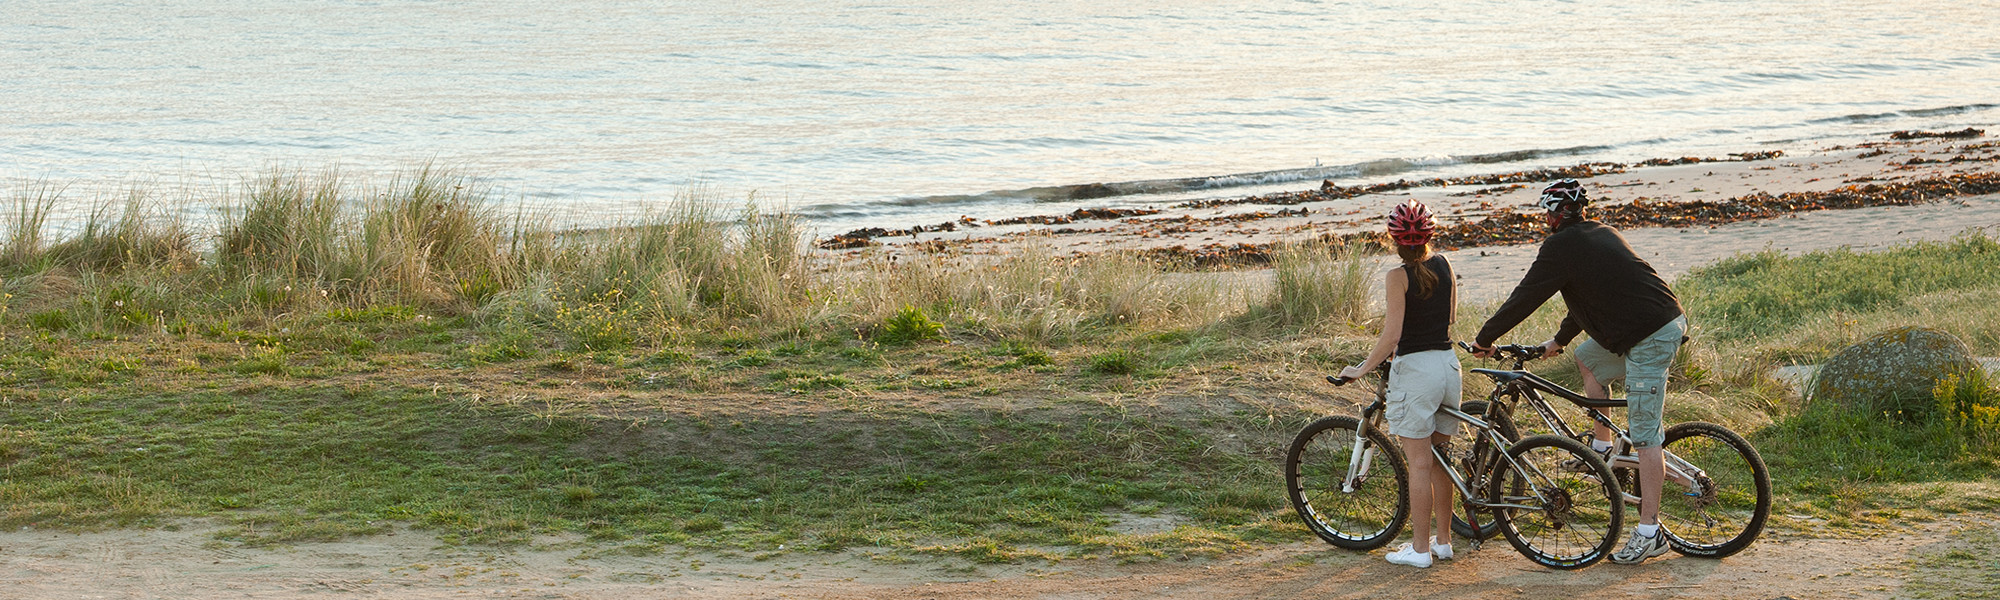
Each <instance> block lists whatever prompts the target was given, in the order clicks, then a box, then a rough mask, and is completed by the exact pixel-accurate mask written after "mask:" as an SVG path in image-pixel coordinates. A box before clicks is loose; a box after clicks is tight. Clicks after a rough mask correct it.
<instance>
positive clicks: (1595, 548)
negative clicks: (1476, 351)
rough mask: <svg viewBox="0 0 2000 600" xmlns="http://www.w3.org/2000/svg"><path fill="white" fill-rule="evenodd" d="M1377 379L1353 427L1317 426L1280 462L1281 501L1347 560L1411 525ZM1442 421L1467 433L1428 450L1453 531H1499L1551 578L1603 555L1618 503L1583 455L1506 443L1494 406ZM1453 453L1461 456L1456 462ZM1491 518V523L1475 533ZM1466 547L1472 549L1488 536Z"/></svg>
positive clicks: (1400, 462)
mask: <svg viewBox="0 0 2000 600" xmlns="http://www.w3.org/2000/svg"><path fill="white" fill-rule="evenodd" d="M1378 371H1379V372H1378V377H1377V378H1378V380H1379V383H1378V385H1377V387H1376V390H1375V402H1374V403H1373V404H1370V405H1368V406H1367V407H1364V408H1362V409H1361V417H1360V418H1355V417H1350V416H1345V415H1337V416H1330V417H1325V418H1321V419H1319V420H1317V421H1314V422H1313V423H1312V424H1310V425H1307V426H1306V427H1305V429H1304V430H1301V431H1300V432H1299V434H1298V436H1297V437H1296V438H1294V439H1293V440H1292V445H1291V448H1290V449H1289V450H1288V451H1287V452H1286V454H1285V488H1286V493H1287V494H1288V495H1289V496H1290V497H1291V501H1292V507H1293V508H1294V509H1296V510H1298V513H1299V517H1300V518H1303V519H1305V523H1306V527H1307V528H1309V529H1311V530H1312V532H1313V533H1314V534H1315V535H1318V536H1319V537H1320V539H1322V540H1325V541H1327V542H1328V543H1331V544H1333V545H1335V546H1339V547H1342V548H1348V549H1353V550H1370V549H1374V548H1378V547H1381V546H1382V545H1384V544H1387V543H1389V541H1390V540H1391V539H1392V538H1394V537H1395V536H1396V534H1397V533H1399V532H1401V531H1402V529H1403V524H1404V523H1405V522H1406V521H1408V520H1409V518H1410V499H1409V477H1410V475H1409V466H1408V465H1407V464H1406V463H1405V461H1404V458H1403V454H1402V451H1401V450H1400V445H1398V444H1397V443H1396V442H1394V441H1392V440H1391V438H1390V435H1389V434H1388V429H1387V427H1386V426H1385V425H1384V424H1383V412H1384V409H1385V408H1386V407H1387V406H1388V400H1387V398H1388V397H1387V394H1388V382H1387V379H1388V378H1387V372H1386V369H1382V370H1378ZM1327 381H1329V382H1332V383H1333V384H1334V385H1345V384H1346V383H1348V382H1350V381H1352V380H1345V379H1339V378H1335V377H1328V378H1327ZM1502 401H1504V399H1502ZM1439 410H1440V411H1441V412H1442V413H1443V414H1447V415H1450V416H1451V417H1452V418H1454V419H1456V420H1458V421H1459V422H1461V423H1463V424H1465V425H1466V426H1467V427H1460V428H1459V429H1461V432H1460V433H1459V434H1458V435H1455V436H1454V437H1453V440H1452V441H1451V442H1450V443H1448V444H1444V445H1442V446H1433V447H1432V448H1431V453H1432V455H1433V456H1434V457H1436V459H1437V464H1438V466H1439V468H1442V469H1444V472H1445V474H1446V476H1448V477H1449V478H1450V479H1451V482H1452V486H1453V487H1455V488H1457V490H1458V496H1459V498H1462V499H1463V503H1462V504H1463V522H1460V520H1459V518H1460V517H1459V515H1454V516H1453V530H1454V531H1461V532H1479V531H1484V532H1493V531H1498V532H1500V533H1501V534H1504V535H1505V536H1506V538H1507V542H1508V543H1509V544H1511V545H1513V546H1514V549H1515V550H1516V551H1519V552H1520V553H1521V555H1522V556H1525V557H1527V558H1528V560H1532V561H1534V562H1535V563H1537V564H1541V565H1544V566H1548V567H1552V568H1557V569H1580V568H1583V567H1587V566H1590V565H1591V564H1593V563H1596V562H1597V561H1599V560H1602V559H1603V558H1604V557H1606V556H1609V555H1610V552H1611V550H1612V545H1613V544H1615V543H1617V541H1618V533H1619V531H1620V529H1621V523H1622V522H1623V519H1624V514H1625V510H1624V506H1623V504H1622V502H1623V498H1624V496H1623V494H1621V493H1620V491H1619V490H1618V484H1617V481H1616V479H1615V478H1614V477H1613V475H1612V473H1611V467H1610V466H1609V465H1606V464H1605V463H1604V459H1603V458H1601V457H1599V456H1598V455H1597V454H1596V453H1594V452H1591V451H1590V447H1589V446H1585V445H1584V444H1583V443H1582V442H1578V441H1576V440H1574V439H1571V438H1567V437H1562V436H1555V435H1539V436H1533V437H1529V438H1527V439H1523V440H1519V441H1515V440H1512V439H1508V438H1509V436H1510V435H1513V434H1512V432H1513V429H1512V423H1511V422H1510V421H1508V420H1507V419H1506V415H1507V412H1506V410H1505V408H1504V407H1500V406H1498V405H1496V404H1493V403H1490V402H1467V403H1465V404H1464V405H1461V406H1460V407H1459V408H1458V409H1452V408H1450V407H1443V408H1440V409H1439ZM1475 413H1476V414H1475ZM1460 444H1466V446H1465V450H1464V452H1463V453H1457V452H1454V451H1453V449H1454V448H1458V447H1459V446H1460ZM1572 465H1581V468H1573V467H1572ZM1488 516H1490V518H1491V519H1492V523H1490V524H1482V523H1481V522H1480V519H1482V518H1487V517H1488ZM1466 537H1467V540H1468V542H1469V543H1470V544H1471V546H1472V548H1474V549H1477V548H1478V547H1479V545H1480V542H1481V541H1483V540H1484V539H1486V538H1487V537H1490V536H1484V537H1482V536H1471V535H1468V536H1466Z"/></svg>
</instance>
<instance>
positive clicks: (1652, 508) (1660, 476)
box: [1639, 446, 1667, 525]
mask: <svg viewBox="0 0 2000 600" xmlns="http://www.w3.org/2000/svg"><path fill="white" fill-rule="evenodd" d="M1666 472H1667V465H1666V455H1665V454H1661V453H1660V447H1659V446H1654V447H1651V448H1640V449H1639V491H1640V492H1641V493H1640V494H1639V524H1640V525H1658V524H1659V523H1660V520H1659V517H1660V484H1661V483H1662V480H1664V479H1666Z"/></svg>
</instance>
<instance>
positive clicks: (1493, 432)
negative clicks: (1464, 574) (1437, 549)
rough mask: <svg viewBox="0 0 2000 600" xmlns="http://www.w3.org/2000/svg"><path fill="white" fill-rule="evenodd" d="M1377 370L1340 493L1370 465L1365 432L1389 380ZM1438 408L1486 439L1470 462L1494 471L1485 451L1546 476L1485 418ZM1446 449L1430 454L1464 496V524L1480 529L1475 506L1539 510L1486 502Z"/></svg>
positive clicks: (1377, 419)
mask: <svg viewBox="0 0 2000 600" xmlns="http://www.w3.org/2000/svg"><path fill="white" fill-rule="evenodd" d="M1378 371H1381V373H1379V374H1380V375H1382V376H1383V377H1384V378H1385V379H1384V381H1383V382H1382V384H1381V385H1379V386H1377V387H1376V391H1375V402H1374V403H1372V404H1369V405H1368V406H1367V407H1364V408H1362V409H1361V419H1360V422H1361V424H1360V426H1359V427H1356V428H1355V430H1354V432H1355V437H1356V439H1355V440H1354V445H1353V450H1351V451H1349V455H1348V459H1347V473H1346V474H1344V475H1343V476H1342V477H1341V482H1340V486H1341V491H1342V492H1343V493H1353V492H1354V490H1355V488H1356V486H1355V481H1356V478H1357V477H1359V474H1360V473H1366V472H1367V471H1368V468H1369V467H1370V466H1371V465H1372V463H1373V461H1374V452H1375V451H1374V448H1373V447H1371V446H1370V444H1369V443H1368V434H1369V433H1370V432H1373V431H1375V430H1377V429H1378V428H1379V427H1380V423H1381V420H1382V419H1381V417H1382V413H1383V411H1384V410H1386V409H1387V407H1388V383H1387V380H1386V377H1387V376H1388V373H1387V370H1386V367H1385V368H1383V369H1378ZM1327 380H1328V381H1332V382H1334V384H1335V385H1341V384H1343V383H1344V382H1342V381H1340V380H1337V379H1335V378H1333V377H1328V378H1327ZM1438 410H1439V411H1440V412H1443V413H1444V414H1446V415H1450V416H1451V418H1453V419H1457V420H1458V421H1459V422H1461V423H1464V424H1465V425H1467V426H1470V427H1472V428H1473V430H1475V431H1478V432H1479V436H1480V438H1481V439H1482V441H1485V442H1487V444H1485V446H1484V448H1483V449H1482V450H1483V452H1481V454H1482V455H1481V456H1475V457H1473V462H1472V464H1474V465H1493V466H1492V467H1489V468H1488V469H1487V470H1488V472H1493V471H1497V470H1498V464H1497V463H1495V462H1493V460H1492V458H1491V456H1487V455H1486V454H1487V453H1492V454H1498V455H1499V456H1500V457H1501V458H1505V459H1506V464H1507V466H1508V467H1509V468H1511V469H1513V470H1515V471H1517V472H1521V473H1528V472H1533V473H1535V474H1536V475H1539V476H1542V477H1547V474H1546V473H1542V472H1541V471H1540V469H1537V468H1534V466H1533V465H1524V464H1521V463H1520V461H1517V460H1515V459H1514V457H1513V456H1511V455H1509V454H1507V452H1506V447H1507V446H1508V445H1510V444H1512V443H1513V442H1512V441H1510V440H1508V439H1506V438H1505V437H1504V436H1501V435H1500V431H1499V430H1498V429H1497V428H1495V427H1494V426H1493V424H1491V423H1488V422H1487V421H1486V420H1485V419H1482V418H1480V417H1476V416H1473V415H1471V414H1468V413H1465V412H1463V411H1460V410H1458V409H1456V408H1452V407H1449V406H1441V407H1438ZM1487 410H1488V411H1489V412H1491V411H1492V410H1493V409H1491V408H1488V409H1487ZM1385 433H1387V432H1385ZM1389 437H1391V438H1392V439H1393V438H1396V437H1397V436H1396V435H1395V434H1393V433H1390V434H1389ZM1474 445H1475V447H1477V446H1479V444H1477V443H1476V442H1475V444H1474ZM1449 448H1450V446H1449V445H1448V444H1447V445H1445V446H1439V445H1436V444H1432V445H1431V456H1432V458H1433V459H1434V460H1436V464H1437V466H1438V467H1439V468H1441V469H1443V470H1444V473H1445V476H1446V477H1448V478H1450V479H1451V485H1452V487H1453V488H1456V489H1457V490H1458V494H1459V497H1460V498H1463V499H1464V505H1465V521H1466V523H1468V524H1470V525H1471V526H1472V528H1473V529H1474V530H1475V531H1476V530H1478V529H1479V528H1480V525H1479V516H1478V510H1477V509H1495V508H1513V509H1522V510H1540V509H1541V507H1537V506H1530V505H1525V504H1516V503H1510V502H1488V501H1487V500H1486V499H1484V498H1483V497H1481V496H1480V494H1477V493H1475V491H1474V490H1475V489H1476V488H1478V487H1479V482H1476V481H1473V480H1472V479H1471V478H1470V477H1468V474H1463V473H1460V472H1459V471H1458V469H1457V468H1455V467H1453V466H1452V462H1451V460H1449V458H1448V457H1446V456H1445V452H1446V451H1447V450H1448V449H1449ZM1398 450H1400V449H1398ZM1384 451H1385V452H1387V451H1389V450H1387V449H1384ZM1471 475H1478V473H1472V474H1471ZM1521 479H1522V481H1523V482H1524V483H1526V484H1527V485H1528V486H1529V487H1530V488H1531V489H1532V490H1533V493H1534V494H1536V495H1537V496H1540V495H1541V494H1543V493H1544V492H1543V490H1542V489H1541V487H1540V485H1539V484H1536V483H1535V480H1534V478H1528V477H1523V478H1521ZM1482 541H1483V540H1480V539H1478V537H1477V536H1474V537H1473V539H1471V540H1470V541H1469V543H1470V544H1471V545H1472V547H1473V548H1478V547H1479V546H1480V543H1481V542H1482Z"/></svg>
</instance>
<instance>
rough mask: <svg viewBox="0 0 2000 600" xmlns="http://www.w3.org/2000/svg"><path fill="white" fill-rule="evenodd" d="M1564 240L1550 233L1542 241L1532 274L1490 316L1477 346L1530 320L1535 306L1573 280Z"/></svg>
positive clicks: (1490, 343) (1490, 344)
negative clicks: (1562, 247) (1563, 244)
mask: <svg viewBox="0 0 2000 600" xmlns="http://www.w3.org/2000/svg"><path fill="white" fill-rule="evenodd" d="M1561 243H1562V240H1560V239H1559V238H1558V236H1556V235H1552V236H1549V239H1548V241H1546V242H1543V243H1542V250H1541V253H1540V254H1537V255H1536V256H1535V262H1534V264H1532V265H1529V266H1528V274H1527V275H1525V276H1522V277H1521V283H1520V284H1518V285H1515V286H1514V293H1512V294H1509V295H1508V296H1507V301H1506V302H1504V303H1502V304H1501V305H1500V308H1499V310H1495V311H1493V316H1492V317H1490V318H1487V319H1486V324H1485V325H1483V326H1481V327H1480V328H1479V334H1478V335H1477V336H1474V337H1473V344H1472V345H1473V347H1474V348H1479V349H1489V348H1492V347H1493V342H1494V341H1495V340H1498V339H1500V336H1503V335H1507V332H1509V331H1513V330H1514V326H1516V325H1520V324H1521V321H1524V320H1527V318H1528V316H1529V315H1532V314H1534V313H1535V309H1537V308H1541V306H1542V304H1543V303H1545V302H1548V300H1549V298H1550V297H1553V296H1555V295H1556V292H1560V291H1562V288H1563V286H1564V285H1566V284H1568V283H1569V271H1570V269H1569V267H1568V265H1567V264H1564V261H1563V259H1562V257H1563V256H1564V254H1565V253H1564V251H1563V250H1562V249H1561V248H1560V247H1559V246H1560V245H1561ZM1572 337H1574V334H1572ZM1475 354H1477V353H1476V352H1475Z"/></svg>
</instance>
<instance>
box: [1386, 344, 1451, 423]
mask: <svg viewBox="0 0 2000 600" xmlns="http://www.w3.org/2000/svg"><path fill="white" fill-rule="evenodd" d="M1463 383H1464V382H1463V381H1462V379H1461V377H1460V375H1459V366H1458V354H1457V353H1455V352H1452V351H1450V350H1431V351H1427V352H1418V353H1415V354H1407V355H1403V356H1398V357H1396V362H1394V363H1390V365H1389V409H1388V413H1387V414H1386V415H1385V416H1387V417H1388V419H1389V433H1393V434H1396V435H1399V436H1403V437H1406V438H1427V437H1430V436H1431V434H1433V433H1442V434H1445V435H1452V434H1453V433H1456V432H1457V431H1458V419H1456V418H1453V417H1452V416H1450V415H1447V414H1444V412H1443V411H1440V410H1438V407H1440V406H1449V407H1452V408H1454V409H1455V408H1458V395H1459V393H1460V392H1461V391H1462V390H1461V386H1462V385H1463Z"/></svg>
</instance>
